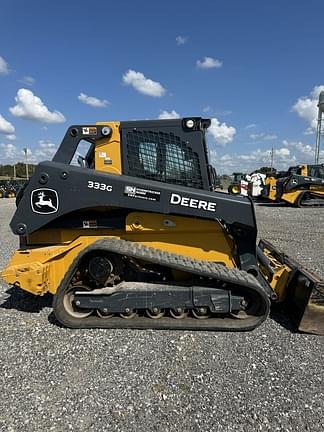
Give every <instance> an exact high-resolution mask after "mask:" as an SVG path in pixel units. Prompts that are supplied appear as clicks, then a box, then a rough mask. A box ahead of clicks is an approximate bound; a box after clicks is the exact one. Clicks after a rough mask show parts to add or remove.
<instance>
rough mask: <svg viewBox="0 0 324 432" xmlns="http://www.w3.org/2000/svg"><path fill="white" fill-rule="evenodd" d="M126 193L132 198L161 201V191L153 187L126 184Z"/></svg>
mask: <svg viewBox="0 0 324 432" xmlns="http://www.w3.org/2000/svg"><path fill="white" fill-rule="evenodd" d="M124 195H126V196H128V197H130V198H139V199H144V200H148V201H160V196H161V192H160V191H156V190H152V189H143V188H139V187H137V186H125V189H124Z"/></svg>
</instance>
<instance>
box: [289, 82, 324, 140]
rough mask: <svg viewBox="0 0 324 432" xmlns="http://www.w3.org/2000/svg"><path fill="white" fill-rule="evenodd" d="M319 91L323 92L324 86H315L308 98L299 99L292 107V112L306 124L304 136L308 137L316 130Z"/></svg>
mask: <svg viewBox="0 0 324 432" xmlns="http://www.w3.org/2000/svg"><path fill="white" fill-rule="evenodd" d="M321 91H324V85H319V86H315V87H314V88H313V90H312V91H311V93H310V95H309V96H302V97H300V98H299V99H298V100H297V102H296V103H295V104H294V105H293V107H292V110H293V111H294V112H296V113H297V114H298V116H299V117H300V118H302V119H303V120H305V121H306V122H307V123H308V126H309V127H308V128H307V129H306V131H305V134H306V135H310V134H311V133H314V131H315V130H316V126H317V113H318V109H317V104H318V97H319V94H320V92H321Z"/></svg>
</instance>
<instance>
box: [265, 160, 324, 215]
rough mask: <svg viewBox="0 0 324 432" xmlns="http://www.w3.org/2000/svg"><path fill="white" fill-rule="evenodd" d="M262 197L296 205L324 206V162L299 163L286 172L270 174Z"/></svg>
mask: <svg viewBox="0 0 324 432" xmlns="http://www.w3.org/2000/svg"><path fill="white" fill-rule="evenodd" d="M262 198H266V199H269V200H271V201H279V202H285V203H287V204H290V205H293V206H295V207H314V206H324V164H321V165H299V166H295V167H290V168H289V170H288V171H287V172H286V173H282V174H279V175H276V176H273V175H268V176H267V177H266V179H265V186H264V188H263V191H262Z"/></svg>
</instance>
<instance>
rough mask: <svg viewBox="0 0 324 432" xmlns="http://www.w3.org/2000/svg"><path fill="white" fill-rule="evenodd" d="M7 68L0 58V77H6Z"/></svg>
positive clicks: (4, 61)
mask: <svg viewBox="0 0 324 432" xmlns="http://www.w3.org/2000/svg"><path fill="white" fill-rule="evenodd" d="M8 73H9V67H8V63H7V62H6V60H5V59H4V58H3V57H1V56H0V75H8Z"/></svg>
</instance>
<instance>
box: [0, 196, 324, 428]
mask: <svg viewBox="0 0 324 432" xmlns="http://www.w3.org/2000/svg"><path fill="white" fill-rule="evenodd" d="M13 211H14V204H13V200H9V199H6V200H4V199H3V200H0V242H1V243H0V244H1V255H0V268H3V266H4V265H5V264H6V263H7V261H8V259H9V257H10V255H11V254H12V253H13V251H14V250H15V248H16V246H17V239H16V237H15V236H13V235H12V234H11V232H10V231H9V228H8V222H9V219H10V217H11V215H12V213H13ZM257 219H258V224H259V234H260V236H262V237H264V238H267V239H269V240H271V241H272V242H273V243H274V244H275V245H276V246H278V247H280V248H281V249H283V250H284V251H285V252H286V253H288V254H290V255H291V256H293V257H295V258H298V259H299V261H301V262H302V263H303V264H305V265H307V267H309V268H310V269H312V270H314V271H316V272H317V273H318V274H319V275H320V276H321V277H324V260H323V250H324V228H323V221H324V210H323V209H293V208H282V207H277V206H270V207H269V206H258V207H257ZM0 331H1V340H0V368H1V369H0V371H1V373H0V388H1V393H0V406H1V411H0V430H1V431H33V432H34V431H35V432H36V431H70V430H71V431H126V430H127V431H144V430H147V431H161V432H162V431H163V432H165V431H177V432H179V431H185V432H186V431H206V432H209V431H222V432H223V431H231V432H232V431H270V430H271V431H306V430H307V431H323V430H324V372H323V359H324V337H319V336H312V335H305V334H298V333H296V332H294V330H293V327H292V325H291V323H290V321H289V320H288V319H286V318H285V317H283V316H282V315H280V314H276V315H274V316H272V318H270V319H268V320H267V321H266V323H265V324H263V325H262V326H261V327H259V328H258V329H256V330H255V331H253V332H249V333H238V334H236V333H214V332H189V331H182V332H179V331H155V332H154V331H137V330H131V331H127V330H109V331H107V330H100V329H99V330H77V331H76V330H70V329H65V328H60V327H58V326H57V325H55V323H54V321H53V318H52V315H51V299H50V298H47V297H45V298H38V297H32V296H29V295H28V294H25V293H24V292H22V291H18V290H15V289H12V288H9V287H8V286H7V285H5V284H4V283H3V282H0Z"/></svg>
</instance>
